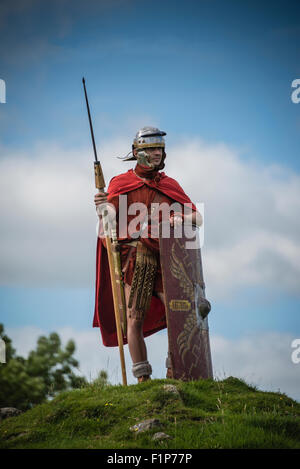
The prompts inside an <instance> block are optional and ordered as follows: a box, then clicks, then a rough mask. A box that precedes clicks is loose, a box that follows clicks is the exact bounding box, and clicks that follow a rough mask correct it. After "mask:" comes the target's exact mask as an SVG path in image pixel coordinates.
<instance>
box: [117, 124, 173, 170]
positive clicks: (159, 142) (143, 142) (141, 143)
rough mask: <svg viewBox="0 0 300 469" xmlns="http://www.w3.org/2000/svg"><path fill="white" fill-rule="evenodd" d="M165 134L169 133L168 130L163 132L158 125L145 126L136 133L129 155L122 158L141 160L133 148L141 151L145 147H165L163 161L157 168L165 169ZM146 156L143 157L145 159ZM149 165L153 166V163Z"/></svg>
mask: <svg viewBox="0 0 300 469" xmlns="http://www.w3.org/2000/svg"><path fill="white" fill-rule="evenodd" d="M165 135H167V134H166V132H163V131H162V130H159V129H157V128H156V127H150V126H148V127H143V128H142V129H140V130H139V131H138V132H137V133H136V136H135V137H134V140H133V144H132V150H131V151H130V152H129V153H128V155H127V156H126V157H125V158H122V160H123V161H133V160H137V161H138V162H139V160H141V159H140V158H139V157H135V156H134V155H133V150H135V149H136V150H138V151H140V153H141V152H142V150H144V149H145V150H146V149H147V148H153V147H159V148H162V149H163V155H162V160H161V163H160V165H159V166H158V167H157V169H159V170H161V169H163V168H164V167H165V164H164V161H165V158H166V152H165V139H164V138H163V137H164V136H165ZM144 156H145V155H144ZM144 156H143V158H142V159H143V161H144ZM143 164H144V163H143ZM146 164H147V163H146ZM149 167H151V165H149Z"/></svg>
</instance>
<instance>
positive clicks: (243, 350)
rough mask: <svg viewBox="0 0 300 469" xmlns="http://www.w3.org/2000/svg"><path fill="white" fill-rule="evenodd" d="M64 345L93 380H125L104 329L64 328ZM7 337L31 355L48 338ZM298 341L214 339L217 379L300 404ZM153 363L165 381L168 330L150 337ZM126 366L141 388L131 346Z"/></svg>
mask: <svg viewBox="0 0 300 469" xmlns="http://www.w3.org/2000/svg"><path fill="white" fill-rule="evenodd" d="M57 332H58V334H59V335H60V337H61V339H62V342H63V344H65V343H66V342H67V340H69V339H71V338H72V339H74V340H75V343H76V347H77V350H76V354H75V356H76V358H77V359H78V360H79V363H80V371H81V373H82V374H83V375H84V376H86V378H87V379H88V380H89V381H91V380H92V379H94V378H95V377H96V376H97V373H98V372H99V371H100V370H102V369H104V370H106V371H107V372H108V374H109V380H110V382H111V383H112V384H117V383H121V382H122V375H121V367H120V358H119V351H118V348H117V347H104V346H103V345H102V341H101V338H100V332H99V329H93V330H82V331H77V330H75V329H72V328H70V327H68V328H58V330H57ZM6 333H7V335H8V336H9V337H10V338H11V339H12V340H13V345H14V347H15V348H16V349H17V353H19V354H20V355H23V356H27V354H28V352H29V351H30V350H32V349H34V348H35V344H36V340H37V338H38V336H40V335H42V334H43V335H47V333H46V332H43V331H42V330H40V329H37V328H35V327H24V328H7V329H6ZM295 338H296V337H293V336H292V335H290V334H283V333H265V334H260V335H249V336H247V337H241V338H239V339H228V338H224V337H222V336H214V335H212V336H211V340H210V342H211V350H212V361H213V370H214V378H215V379H224V378H226V377H228V376H235V377H237V378H242V379H244V380H245V381H246V382H247V383H249V384H254V385H256V386H257V387H258V388H259V389H261V390H264V391H273V392H278V391H280V392H284V393H286V394H287V395H288V396H290V397H292V398H294V399H296V400H298V401H300V391H299V376H300V364H294V363H293V362H292V359H291V355H292V352H293V350H294V349H293V348H292V346H291V344H292V341H293V340H294V339H295ZM146 345H147V350H148V359H149V362H150V363H151V365H152V369H153V375H152V377H153V378H155V379H161V378H165V374H166V368H165V358H166V355H167V348H168V343H167V334H166V331H162V332H160V333H158V334H153V335H152V336H150V337H148V338H146ZM124 349H125V363H126V371H127V380H128V384H135V383H136V379H135V378H134V377H133V376H132V372H131V359H130V356H129V353H128V347H127V346H125V347H124Z"/></svg>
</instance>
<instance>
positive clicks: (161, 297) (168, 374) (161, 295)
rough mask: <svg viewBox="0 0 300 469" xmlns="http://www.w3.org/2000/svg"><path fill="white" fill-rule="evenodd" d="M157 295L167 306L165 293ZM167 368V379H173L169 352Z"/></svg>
mask: <svg viewBox="0 0 300 469" xmlns="http://www.w3.org/2000/svg"><path fill="white" fill-rule="evenodd" d="M156 295H157V296H158V298H159V299H160V300H161V301H162V302H163V304H164V305H165V295H164V294H163V292H156ZM166 368H167V376H166V377H167V378H173V372H172V368H171V360H170V352H169V350H168V355H167V358H166Z"/></svg>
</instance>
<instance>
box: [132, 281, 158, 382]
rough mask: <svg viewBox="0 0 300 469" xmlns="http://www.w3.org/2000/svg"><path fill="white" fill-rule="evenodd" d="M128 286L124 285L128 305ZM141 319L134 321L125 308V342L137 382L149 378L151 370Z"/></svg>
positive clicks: (134, 316) (133, 317)
mask: <svg viewBox="0 0 300 469" xmlns="http://www.w3.org/2000/svg"><path fill="white" fill-rule="evenodd" d="M129 296H130V285H127V284H126V283H125V298H126V304H128V300H129ZM143 322H144V320H143V319H136V314H135V311H134V307H133V308H127V341H128V347H129V353H130V356H131V359H132V363H133V366H132V372H133V375H134V376H135V377H136V378H138V380H139V381H145V380H146V379H149V378H150V375H151V373H152V368H151V365H150V363H149V362H148V360H147V349H146V344H145V340H144V335H143Z"/></svg>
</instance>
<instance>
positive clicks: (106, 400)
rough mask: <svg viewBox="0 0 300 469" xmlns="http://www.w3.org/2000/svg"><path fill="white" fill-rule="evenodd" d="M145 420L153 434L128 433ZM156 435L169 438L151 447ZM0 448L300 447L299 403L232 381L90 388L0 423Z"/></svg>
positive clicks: (67, 394)
mask: <svg viewBox="0 0 300 469" xmlns="http://www.w3.org/2000/svg"><path fill="white" fill-rule="evenodd" d="M166 384H172V385H175V386H176V387H177V389H178V393H177V394H176V393H172V392H170V391H168V390H166V389H165V388H164V385H166ZM150 418H156V419H159V421H160V422H161V426H160V427H159V429H155V428H151V429H150V430H148V431H145V432H143V433H139V432H134V431H132V430H130V427H132V426H134V425H135V424H137V423H139V422H141V421H143V420H146V419H150ZM158 431H161V432H164V433H166V434H167V435H169V436H170V437H171V438H169V439H166V440H157V441H153V440H152V437H153V435H154V434H155V433H156V432H158ZM0 448H95V449H103V448H107V449H124V448H139V449H141V448H150V449H163V448H166V449H193V448H300V404H299V403H297V402H295V401H294V400H292V399H290V398H289V397H287V396H286V395H285V394H280V393H272V392H263V391H258V390H257V389H256V388H255V387H253V386H249V385H247V384H246V383H245V382H243V381H241V380H238V379H236V378H232V377H230V378H227V379H225V380H223V381H213V380H201V381H193V382H182V381H176V380H152V381H148V382H145V383H141V384H137V385H131V386H128V387H123V386H112V385H96V384H94V385H93V384H92V385H88V386H86V387H84V388H82V389H78V390H75V391H70V392H64V393H61V394H60V395H59V396H58V397H56V398H55V399H54V400H52V401H50V402H47V403H45V404H42V405H38V406H36V407H34V408H33V409H31V410H29V411H27V412H25V413H23V414H21V415H19V416H18V417H11V418H8V419H6V420H3V421H2V423H1V425H0Z"/></svg>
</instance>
